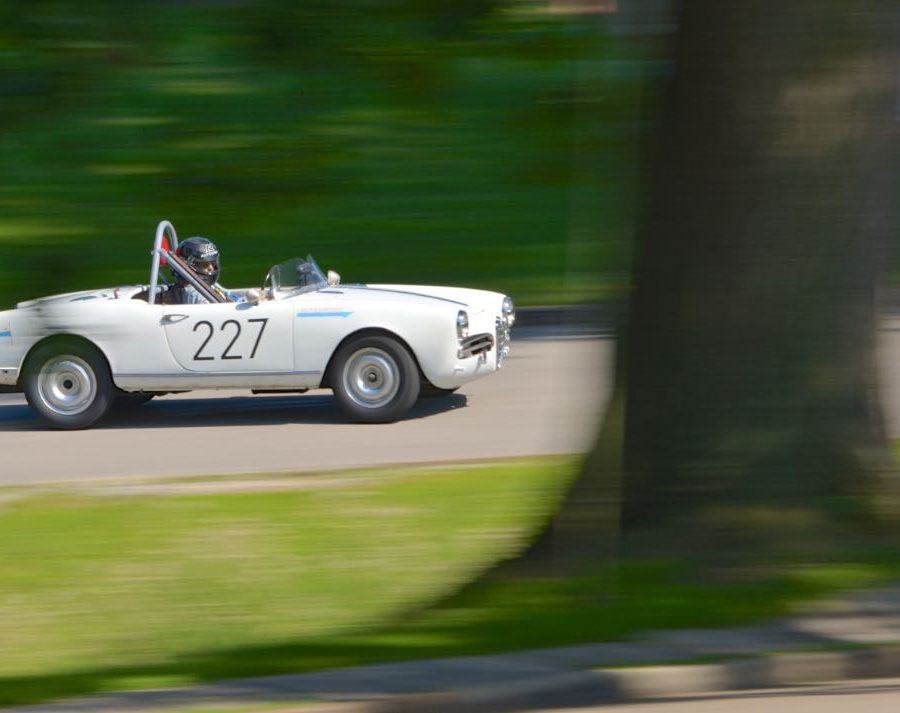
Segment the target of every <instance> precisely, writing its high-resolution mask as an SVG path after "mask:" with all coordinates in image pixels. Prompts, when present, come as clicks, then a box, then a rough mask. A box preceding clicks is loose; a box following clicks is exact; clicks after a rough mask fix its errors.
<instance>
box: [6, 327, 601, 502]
mask: <svg viewBox="0 0 900 713" xmlns="http://www.w3.org/2000/svg"><path fill="white" fill-rule="evenodd" d="M611 346H612V345H611V342H609V341H607V340H598V339H586V338H581V339H578V338H570V339H564V340H560V339H530V340H520V341H516V342H514V344H513V350H512V353H511V355H510V357H509V360H508V361H507V363H506V364H504V367H503V369H502V370H501V371H500V372H498V373H497V374H494V375H491V376H489V377H486V378H484V379H481V380H479V381H475V382H473V383H471V384H469V385H467V386H464V387H463V388H462V389H460V391H459V392H457V393H456V394H453V395H452V396H449V397H445V398H437V399H422V400H420V402H419V403H418V404H417V406H416V408H415V410H414V411H413V414H412V417H411V418H410V419H408V420H404V421H401V422H398V423H393V424H377V425H373V424H351V423H347V422H346V421H345V419H344V417H343V416H342V415H341V414H340V413H339V412H338V410H337V407H336V405H335V402H334V398H333V397H332V395H331V392H330V391H324V390H323V391H311V392H309V393H307V394H303V395H290V396H262V395H260V396H252V395H250V393H249V392H248V391H213V392H193V393H189V394H179V395H170V396H166V397H162V398H159V399H154V400H153V401H151V402H150V403H149V404H146V405H144V406H142V407H140V408H138V409H136V410H134V411H132V412H130V413H127V414H124V415H122V416H120V417H118V418H116V419H114V420H111V421H108V422H107V423H105V424H103V425H102V426H101V427H97V428H94V429H91V430H86V431H71V432H69V431H52V430H46V429H44V428H43V427H42V426H40V425H39V424H38V422H37V421H35V420H34V418H33V417H32V416H31V412H30V410H29V409H28V406H27V405H26V404H25V400H24V398H22V396H21V395H18V394H7V395H0V484H6V485H10V484H25V483H31V484H35V483H47V482H55V481H73V480H78V481H83V480H90V479H95V478H121V477H125V478H138V477H142V476H188V475H210V474H237V473H266V472H269V473H277V472H285V471H298V470H299V471H303V470H322V469H336V468H352V467H358V466H373V465H374V466H377V465H390V464H399V463H420V462H429V461H458V460H467V459H487V458H501V457H509V456H520V455H537V454H544V453H573V452H580V451H584V450H586V449H587V448H588V447H589V446H590V443H591V441H592V438H593V436H594V434H595V433H596V429H597V425H598V423H599V420H600V414H601V410H602V408H603V405H604V399H605V395H606V394H607V393H608V391H609V389H608V385H607V384H606V380H607V379H608V372H609V359H610V355H611V351H612V349H611Z"/></svg>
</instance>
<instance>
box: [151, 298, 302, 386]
mask: <svg viewBox="0 0 900 713" xmlns="http://www.w3.org/2000/svg"><path fill="white" fill-rule="evenodd" d="M291 316H292V311H291V306H290V304H289V303H286V302H260V303H258V304H252V303H234V302H230V303H224V304H190V305H187V304H186V305H172V306H166V307H164V308H163V315H162V319H161V320H160V321H161V324H162V326H163V329H164V330H165V334H166V340H167V342H168V345H169V349H170V350H171V351H172V356H173V357H174V358H175V360H176V361H177V362H178V364H179V365H180V366H181V367H182V368H184V369H185V370H187V371H191V372H203V373H218V374H222V373H235V374H250V373H259V372H266V373H287V372H291V371H293V369H294V337H293V323H292V320H291Z"/></svg>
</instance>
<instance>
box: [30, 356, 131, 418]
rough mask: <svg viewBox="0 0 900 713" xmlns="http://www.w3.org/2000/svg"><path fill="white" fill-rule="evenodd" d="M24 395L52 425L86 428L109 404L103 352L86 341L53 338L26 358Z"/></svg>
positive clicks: (110, 392) (112, 390) (110, 395)
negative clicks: (64, 340)
mask: <svg viewBox="0 0 900 713" xmlns="http://www.w3.org/2000/svg"><path fill="white" fill-rule="evenodd" d="M24 387H25V388H24V391H25V398H26V399H27V400H28V404H29V406H31V408H32V410H33V411H34V413H35V415H36V416H37V417H38V418H39V419H40V420H41V421H43V422H44V423H45V424H47V425H48V426H52V427H53V428H64V429H76V428H87V427H88V426H91V425H93V424H94V423H96V422H97V421H98V420H99V419H101V418H102V417H103V416H104V415H105V414H106V412H107V411H109V409H110V407H111V406H112V404H113V400H114V393H115V386H114V385H113V382H112V377H110V375H109V367H108V366H107V364H106V360H105V359H104V358H103V355H102V354H101V353H100V352H99V351H98V350H97V349H96V348H94V347H92V346H90V345H89V344H84V343H81V342H53V343H49V344H46V345H44V346H41V347H38V349H37V350H36V351H35V352H34V354H32V355H31V357H30V358H29V360H28V366H27V370H26V374H25V384H24Z"/></svg>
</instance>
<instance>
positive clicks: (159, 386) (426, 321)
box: [0, 221, 515, 429]
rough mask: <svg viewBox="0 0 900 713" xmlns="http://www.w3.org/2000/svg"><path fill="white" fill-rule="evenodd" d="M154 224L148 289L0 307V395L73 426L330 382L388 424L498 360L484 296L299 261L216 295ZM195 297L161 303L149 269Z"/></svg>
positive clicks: (495, 321) (493, 297) (496, 334)
mask: <svg viewBox="0 0 900 713" xmlns="http://www.w3.org/2000/svg"><path fill="white" fill-rule="evenodd" d="M177 246H178V238H177V236H176V233H175V229H174V228H173V226H172V225H171V223H169V222H168V221H163V222H161V223H160V224H159V227H158V228H157V230H156V239H155V242H154V246H153V251H152V260H151V270H150V283H149V285H133V286H123V287H115V288H110V289H103V290H89V291H86V292H77V293H70V294H65V295H57V296H53V297H45V298H42V299H36V300H31V301H28V302H22V303H20V304H18V305H17V306H16V308H15V309H11V310H7V311H0V389H3V390H6V391H10V390H13V391H16V390H18V391H24V392H25V396H26V398H27V400H28V403H29V404H30V406H31V408H32V409H33V411H34V413H35V414H36V415H37V416H38V417H39V418H40V419H41V420H42V421H43V422H44V423H46V424H48V425H50V426H53V427H56V428H68V429H72V428H85V427H88V426H90V425H92V424H93V423H95V422H96V421H97V420H98V419H100V418H101V417H103V416H104V415H105V414H106V413H107V412H108V411H109V410H110V409H111V408H112V407H113V406H115V405H116V404H135V403H141V402H143V401H146V400H148V399H150V398H152V397H153V396H156V395H159V394H163V393H169V392H175V391H178V392H181V391H190V390H194V389H219V388H247V389H251V390H253V391H255V392H265V393H273V392H285V393H290V392H302V391H306V390H307V389H315V388H330V389H332V390H333V391H334V394H335V397H336V399H337V401H338V403H339V404H340V406H341V408H342V409H343V410H344V412H345V413H346V414H347V416H348V417H349V418H351V419H353V420H355V421H370V422H385V421H394V420H396V419H398V418H401V417H402V416H403V415H404V414H405V413H406V412H407V411H408V410H409V409H410V408H411V407H412V405H413V404H414V403H415V401H416V399H417V398H418V397H419V395H420V393H427V394H441V393H449V392H452V391H454V390H455V389H457V388H459V387H460V386H461V385H463V384H465V383H466V382H469V381H472V380H473V379H477V378H479V377H481V376H484V375H486V374H490V373H492V372H494V371H496V370H497V369H499V368H500V366H501V364H502V363H503V360H504V358H505V357H506V355H507V354H508V352H509V345H510V328H511V327H512V324H513V322H514V320H515V313H514V310H513V304H512V301H511V300H510V298H509V297H506V296H505V295H502V294H499V293H497V292H488V291H484V290H474V289H462V288H451V287H420V286H410V285H341V284H340V278H339V276H338V275H337V274H336V273H332V272H330V271H329V273H328V276H327V277H326V275H324V274H323V272H322V270H321V269H320V268H319V266H318V265H317V264H316V262H315V261H314V260H313V259H312V257H311V256H308V257H307V258H306V259H293V260H289V261H287V262H284V263H281V264H278V265H276V266H274V267H273V268H272V269H271V270H270V271H269V273H268V275H267V276H266V279H265V282H264V284H263V285H262V287H261V289H259V288H258V289H253V288H251V289H244V290H235V291H234V292H233V293H232V296H235V295H236V296H237V297H238V298H239V299H240V301H223V297H222V296H221V295H219V294H217V293H216V292H214V291H212V290H210V289H209V287H207V286H206V284H205V283H204V282H202V281H201V280H198V279H197V278H196V276H195V275H194V273H193V272H192V271H191V270H190V269H189V268H188V267H187V265H186V264H185V263H184V261H183V260H182V258H181V257H180V256H179V255H176V248H177ZM163 265H168V267H169V269H170V270H172V271H173V272H174V273H176V274H177V275H179V276H180V277H181V278H182V279H183V280H184V281H187V282H188V283H189V284H191V285H193V286H194V287H195V289H197V290H198V291H200V292H201V294H202V295H204V297H206V299H207V300H208V303H207V304H202V303H201V304H167V299H166V297H167V293H169V286H168V285H166V284H165V283H164V282H163V281H162V280H161V279H160V267H161V266H163Z"/></svg>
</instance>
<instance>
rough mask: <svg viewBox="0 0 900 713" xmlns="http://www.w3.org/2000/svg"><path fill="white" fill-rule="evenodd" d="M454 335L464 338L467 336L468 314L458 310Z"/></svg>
mask: <svg viewBox="0 0 900 713" xmlns="http://www.w3.org/2000/svg"><path fill="white" fill-rule="evenodd" d="M456 336H457V337H459V338H460V339H465V338H466V337H468V336H469V315H468V314H466V312H465V311H464V310H460V311H459V313H458V314H457V315H456Z"/></svg>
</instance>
